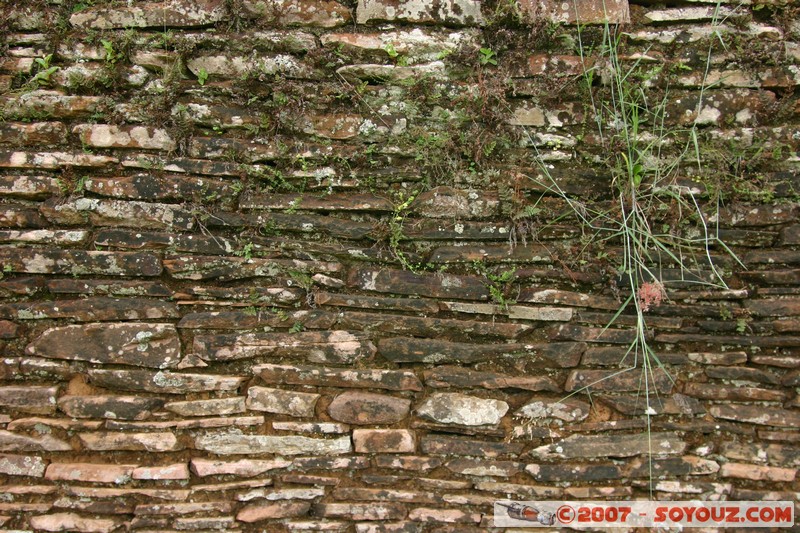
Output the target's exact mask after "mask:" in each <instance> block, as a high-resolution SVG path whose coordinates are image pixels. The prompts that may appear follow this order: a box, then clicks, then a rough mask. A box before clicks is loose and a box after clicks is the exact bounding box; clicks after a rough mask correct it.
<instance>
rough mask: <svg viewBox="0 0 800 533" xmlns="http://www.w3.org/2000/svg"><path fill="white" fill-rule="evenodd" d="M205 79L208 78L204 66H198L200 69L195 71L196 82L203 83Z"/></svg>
mask: <svg viewBox="0 0 800 533" xmlns="http://www.w3.org/2000/svg"><path fill="white" fill-rule="evenodd" d="M206 80H208V71H207V70H206V69H205V68H204V67H200V70H198V71H197V83H199V84H200V85H205V84H206Z"/></svg>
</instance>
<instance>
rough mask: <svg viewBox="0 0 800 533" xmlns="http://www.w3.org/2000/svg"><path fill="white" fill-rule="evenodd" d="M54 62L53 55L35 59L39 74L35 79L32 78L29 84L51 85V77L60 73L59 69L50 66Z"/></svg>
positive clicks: (35, 75) (37, 73)
mask: <svg viewBox="0 0 800 533" xmlns="http://www.w3.org/2000/svg"><path fill="white" fill-rule="evenodd" d="M52 60H53V54H47V55H46V56H44V57H37V58H35V59H34V62H35V63H36V68H37V72H36V74H34V76H33V78H31V80H30V82H29V84H31V85H34V84H35V85H49V84H50V76H52V75H53V74H55V72H56V71H58V69H59V67H54V66H51V65H50V62H51V61H52Z"/></svg>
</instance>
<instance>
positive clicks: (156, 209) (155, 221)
mask: <svg viewBox="0 0 800 533" xmlns="http://www.w3.org/2000/svg"><path fill="white" fill-rule="evenodd" d="M39 211H40V212H41V213H42V215H44V217H45V218H47V220H49V221H50V222H52V223H54V224H60V225H68V226H77V225H85V224H87V223H88V224H91V225H93V226H114V227H127V228H139V229H169V230H172V229H181V230H191V229H192V228H194V225H195V217H194V214H193V213H192V212H191V211H189V210H187V209H184V208H183V207H181V206H180V205H175V204H167V203H156V202H140V201H136V200H132V201H124V200H106V199H99V198H83V197H82V198H75V199H71V200H67V201H64V200H63V199H58V200H57V199H52V198H51V199H50V200H47V201H46V202H45V203H43V204H41V206H40V207H39ZM118 253H122V252H118Z"/></svg>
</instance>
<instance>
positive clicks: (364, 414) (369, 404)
mask: <svg viewBox="0 0 800 533" xmlns="http://www.w3.org/2000/svg"><path fill="white" fill-rule="evenodd" d="M410 409H411V400H407V399H405V398H397V397H395V396H386V395H383V394H373V393H369V392H344V393H342V394H339V395H338V396H336V398H334V399H333V401H332V402H331V404H330V405H329V406H328V414H330V416H331V418H333V419H334V420H337V421H339V422H344V423H346V424H358V425H372V424H394V423H395V422H399V421H400V420H403V419H404V418H405V417H407V416H408V413H409V411H410Z"/></svg>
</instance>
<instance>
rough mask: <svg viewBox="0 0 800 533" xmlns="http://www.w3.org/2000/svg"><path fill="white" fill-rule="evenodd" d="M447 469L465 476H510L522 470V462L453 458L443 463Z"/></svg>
mask: <svg viewBox="0 0 800 533" xmlns="http://www.w3.org/2000/svg"><path fill="white" fill-rule="evenodd" d="M445 466H446V467H447V469H448V470H450V471H451V472H455V473H457V474H463V475H466V476H481V477H483V476H490V477H511V476H513V475H515V474H518V473H519V472H521V471H522V468H523V466H524V465H523V464H522V463H518V462H516V461H493V460H486V459H468V458H460V459H453V460H452V461H449V462H448V463H447V465H445Z"/></svg>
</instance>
